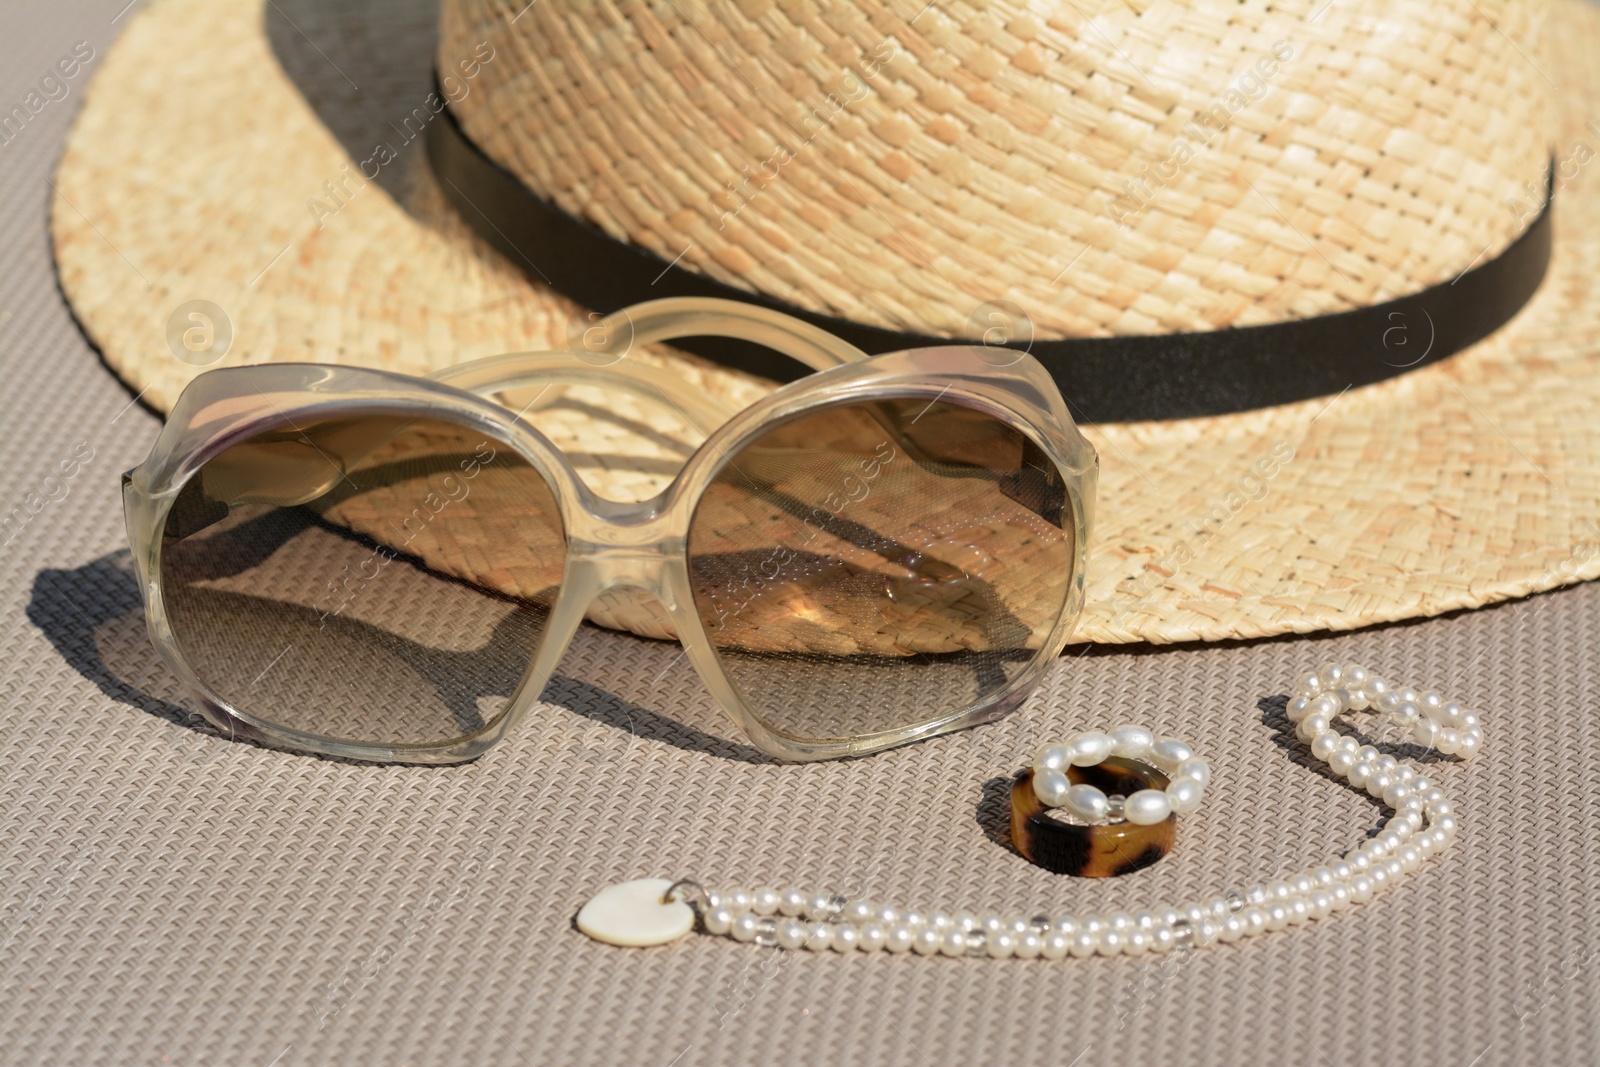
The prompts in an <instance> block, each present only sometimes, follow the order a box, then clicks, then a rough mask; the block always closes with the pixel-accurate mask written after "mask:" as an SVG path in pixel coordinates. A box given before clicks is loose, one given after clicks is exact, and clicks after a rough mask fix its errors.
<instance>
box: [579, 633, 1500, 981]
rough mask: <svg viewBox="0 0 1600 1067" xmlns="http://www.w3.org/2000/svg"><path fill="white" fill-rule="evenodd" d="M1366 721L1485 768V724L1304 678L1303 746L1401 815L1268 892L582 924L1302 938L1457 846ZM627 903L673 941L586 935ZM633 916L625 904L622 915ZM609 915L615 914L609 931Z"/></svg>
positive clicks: (935, 940)
mask: <svg viewBox="0 0 1600 1067" xmlns="http://www.w3.org/2000/svg"><path fill="white" fill-rule="evenodd" d="M1368 708H1375V709H1376V710H1378V711H1381V712H1384V713H1386V714H1387V715H1388V717H1389V718H1390V720H1391V721H1392V722H1394V723H1395V724H1397V725H1400V726H1403V727H1405V728H1407V729H1409V730H1410V731H1411V736H1412V737H1413V739H1415V740H1416V741H1417V742H1419V743H1421V744H1431V745H1434V746H1436V747H1437V748H1438V749H1439V751H1441V752H1445V753H1450V754H1454V755H1456V756H1457V757H1458V758H1461V759H1464V760H1465V759H1471V758H1472V757H1473V756H1475V755H1476V754H1477V753H1478V751H1479V749H1480V748H1481V746H1482V743H1483V730H1482V728H1481V726H1479V724H1478V720H1477V718H1476V716H1474V715H1471V714H1469V713H1467V712H1465V711H1463V710H1462V709H1461V707H1460V706H1459V705H1457V704H1450V703H1446V702H1445V701H1444V700H1443V699H1442V698H1440V697H1439V695H1438V694H1437V693H1432V692H1426V693H1421V694H1418V693H1417V692H1416V691H1415V690H1412V689H1391V687H1390V686H1389V684H1388V683H1387V682H1385V681H1384V679H1382V678H1380V677H1378V676H1377V675H1374V674H1372V673H1370V672H1369V671H1367V670H1366V669H1365V668H1363V667H1360V666H1356V665H1353V664H1352V665H1349V666H1340V665H1339V664H1336V663H1329V664H1325V665H1324V666H1323V667H1322V668H1321V669H1320V670H1319V671H1316V672H1313V673H1308V674H1306V675H1304V676H1302V677H1301V678H1300V679H1299V680H1298V681H1297V683H1296V694H1295V696H1294V697H1293V698H1292V699H1291V700H1290V701H1289V704H1288V708H1287V711H1288V716H1289V719H1290V721H1292V722H1294V723H1295V724H1296V729H1295V732H1296V735H1297V736H1299V738H1300V739H1301V740H1302V741H1305V742H1308V743H1309V744H1310V746H1311V753H1312V755H1313V757H1315V758H1316V759H1317V760H1319V761H1322V762H1323V763H1325V764H1326V765H1327V767H1328V769H1329V771H1330V772H1332V773H1333V774H1334V775H1335V776H1337V777H1339V778H1343V779H1344V780H1346V781H1347V782H1349V783H1350V785H1351V787H1352V788H1355V789H1357V790H1359V791H1364V792H1366V793H1368V794H1369V795H1371V796H1372V797H1374V798H1376V799H1378V800H1380V801H1381V802H1382V803H1383V805H1384V806H1385V807H1387V808H1389V809H1390V810H1391V811H1392V812H1393V815H1392V816H1391V817H1390V819H1389V823H1388V825H1387V826H1386V827H1384V829H1383V831H1382V832H1381V833H1379V834H1377V835H1376V836H1373V837H1369V838H1367V839H1366V840H1364V841H1362V842H1361V843H1360V845H1359V846H1357V847H1356V848H1355V849H1352V850H1351V851H1349V852H1348V853H1347V854H1346V855H1345V857H1344V858H1341V859H1337V860H1335V861H1333V862H1332V863H1329V864H1327V865H1326V866H1322V867H1318V868H1316V869H1315V870H1312V871H1308V872H1306V873H1303V874H1297V875H1295V876H1294V877H1292V878H1287V879H1284V880H1282V881H1275V882H1272V883H1271V884H1269V885H1257V886H1252V887H1250V888H1248V889H1245V890H1243V891H1234V892H1229V893H1226V894H1224V895H1222V896H1217V897H1212V898H1210V899H1208V900H1203V901H1195V902H1191V903H1188V904H1184V905H1182V906H1178V907H1158V908H1151V909H1148V910H1141V911H1134V912H1132V913H1131V914H1130V913H1129V912H1125V911H1118V912H1113V913H1111V914H1110V915H1106V916H1095V915H1081V916H1079V915H1073V916H1060V917H1051V916H1048V915H1036V916H1032V917H1024V916H1018V917H1006V916H1002V915H999V914H997V913H993V912H991V913H989V914H986V915H983V916H975V915H973V914H971V913H968V912H956V913H954V914H951V913H948V912H943V911H931V912H922V911H916V910H911V909H905V910H901V909H898V908H893V907H884V906H878V905H875V904H871V903H868V902H867V901H863V900H849V899H846V898H845V897H841V896H831V895H828V894H808V893H805V892H803V891H801V890H798V889H785V890H782V891H779V890H774V889H758V890H755V891H754V892H749V891H746V890H742V889H733V890H720V891H706V890H704V889H702V888H701V887H700V886H699V884H698V883H696V882H693V881H688V880H684V881H679V882H676V883H667V882H666V881H665V880H647V881H640V882H630V883H625V884H624V885H621V886H613V887H612V888H611V889H608V890H606V891H605V893H602V894H601V895H600V896H599V897H597V898H595V900H594V901H593V902H591V905H590V906H589V908H585V911H584V912H580V914H579V917H578V923H579V926H580V928H583V929H584V930H585V932H588V933H590V934H591V935H592V936H595V937H597V938H600V939H601V940H608V941H612V943H616V944H647V943H661V941H664V940H671V939H673V938H674V937H676V936H681V935H682V934H683V933H687V932H688V930H689V929H690V928H691V927H692V925H693V919H694V917H695V916H696V915H698V917H699V919H700V922H701V925H702V926H703V928H704V929H705V930H706V932H707V933H711V934H718V935H722V936H725V937H730V938H732V939H733V940H735V941H741V942H750V943H754V944H758V945H765V946H771V947H777V948H784V949H801V948H805V949H810V950H811V951H813V952H827V951H835V952H843V953H849V952H857V951H860V952H877V951H888V952H916V953H918V954H920V955H924V956H934V955H943V956H985V957H992V958H996V959H1001V958H1006V957H1015V958H1018V959H1035V958H1041V959H1052V960H1053V959H1061V958H1063V957H1066V956H1074V957H1086V956H1097V955H1098V956H1118V955H1127V956H1140V955H1144V954H1145V953H1148V952H1157V953H1160V952H1171V951H1179V950H1185V949H1191V948H1197V947H1200V946H1202V945H1210V944H1213V943H1215V942H1219V941H1220V942H1224V943H1228V942H1234V941H1239V940H1240V939H1242V938H1246V937H1254V936H1257V935H1259V934H1263V933H1267V932H1268V931H1274V930H1282V929H1285V928H1287V927H1290V926H1299V925H1303V924H1304V923H1306V922H1308V921H1312V920H1321V919H1325V918H1327V917H1328V916H1330V915H1332V914H1333V913H1334V912H1338V911H1343V910H1345V909H1346V908H1348V907H1350V906H1351V905H1352V904H1363V903H1365V902H1367V901H1368V900H1371V899H1372V897H1373V896H1374V894H1376V893H1378V892H1379V891H1380V890H1383V889H1385V888H1387V887H1389V886H1391V885H1393V884H1395V883H1396V882H1398V881H1399V880H1400V878H1401V876H1402V875H1405V874H1408V873H1410V872H1411V871H1414V870H1416V869H1417V867H1418V866H1420V865H1421V864H1422V862H1423V861H1424V860H1426V859H1428V858H1430V857H1432V856H1435V855H1438V854H1439V853H1441V852H1443V851H1444V850H1445V849H1446V848H1448V847H1449V846H1450V844H1451V842H1453V841H1454V840H1455V836H1456V829H1457V827H1456V820H1455V812H1454V809H1453V808H1452V806H1451V804H1450V802H1449V801H1448V800H1447V799H1446V798H1445V795H1444V793H1443V792H1442V791H1441V790H1440V789H1439V787H1438V786H1436V785H1434V784H1433V782H1432V781H1431V780H1429V779H1428V778H1427V777H1425V776H1423V775H1421V774H1419V773H1417V771H1416V770H1415V769H1414V768H1412V767H1410V766H1407V765H1405V764H1402V763H1401V762H1400V761H1398V760H1396V759H1395V758H1394V757H1393V756H1389V755H1380V754H1379V752H1378V750H1377V749H1376V748H1374V747H1372V746H1371V745H1361V744H1359V743H1358V742H1357V741H1356V740H1355V739H1354V738H1351V737H1346V736H1344V735H1342V734H1340V733H1338V732H1337V731H1335V730H1334V729H1333V727H1332V725H1331V723H1332V720H1333V719H1334V718H1335V717H1337V716H1338V715H1341V714H1343V713H1344V712H1346V711H1362V710H1366V709H1368ZM619 893H620V894H621V895H622V897H623V898H627V902H626V908H634V909H635V910H634V911H632V912H630V913H629V914H630V915H632V916H634V917H637V918H645V917H644V916H642V913H640V912H639V911H637V905H638V904H639V902H640V901H643V900H644V899H645V898H647V897H648V898H649V899H650V901H651V903H652V904H653V906H654V907H655V908H656V909H657V910H660V911H662V912H663V914H662V915H660V916H651V917H648V918H649V921H650V922H654V923H656V924H658V926H659V927H660V929H662V930H664V931H666V930H670V931H676V932H675V933H672V935H671V936H670V937H669V936H665V935H663V936H661V937H660V938H659V939H657V940H644V939H640V940H616V939H613V938H612V937H608V936H606V934H605V932H603V930H602V929H601V928H602V927H605V926H606V923H605V922H601V923H600V924H599V927H596V926H595V925H594V924H593V923H586V921H585V913H587V912H589V911H590V909H591V908H595V907H596V905H600V904H601V903H602V901H603V899H604V898H606V897H607V895H608V894H619ZM630 894H631V896H630ZM622 906H623V904H622V902H621V901H619V902H618V903H616V904H612V905H611V907H612V908H613V909H615V908H617V907H622ZM670 909H677V910H676V911H674V912H673V914H672V915H670V916H669V915H667V914H666V913H665V912H666V911H667V910H670ZM691 909H692V910H691ZM601 910H604V909H601ZM612 914H613V912H611V911H607V912H606V914H605V916H604V918H605V919H607V920H609V919H610V918H611V917H612ZM624 925H626V924H624ZM629 936H632V935H629Z"/></svg>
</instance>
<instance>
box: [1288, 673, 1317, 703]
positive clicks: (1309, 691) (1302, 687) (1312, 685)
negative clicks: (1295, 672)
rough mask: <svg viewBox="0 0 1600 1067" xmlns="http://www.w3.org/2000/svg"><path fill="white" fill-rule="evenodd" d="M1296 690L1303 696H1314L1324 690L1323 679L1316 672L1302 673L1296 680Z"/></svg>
mask: <svg viewBox="0 0 1600 1067" xmlns="http://www.w3.org/2000/svg"><path fill="white" fill-rule="evenodd" d="M1295 690H1296V691H1297V692H1298V693H1300V695H1302V696H1306V697H1314V696H1316V695H1317V694H1318V693H1320V692H1322V679H1321V678H1319V677H1317V675H1316V674H1315V672H1312V673H1308V674H1302V675H1301V676H1300V677H1299V678H1298V679H1297V680H1296V681H1295Z"/></svg>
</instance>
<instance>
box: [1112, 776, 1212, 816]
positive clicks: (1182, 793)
mask: <svg viewBox="0 0 1600 1067" xmlns="http://www.w3.org/2000/svg"><path fill="white" fill-rule="evenodd" d="M1204 792H1205V791H1204V790H1203V789H1201V787H1200V783H1199V782H1197V781H1195V780H1194V779H1193V778H1178V779H1176V780H1175V781H1173V783H1172V784H1171V785H1169V786H1167V800H1168V801H1170V802H1171V804H1172V810H1173V811H1175V812H1177V813H1178V814H1179V815H1188V814H1190V813H1191V812H1193V811H1195V810H1196V809H1198V808H1199V807H1200V800H1201V797H1202V796H1203V795H1204ZM1130 821H1131V820H1130Z"/></svg>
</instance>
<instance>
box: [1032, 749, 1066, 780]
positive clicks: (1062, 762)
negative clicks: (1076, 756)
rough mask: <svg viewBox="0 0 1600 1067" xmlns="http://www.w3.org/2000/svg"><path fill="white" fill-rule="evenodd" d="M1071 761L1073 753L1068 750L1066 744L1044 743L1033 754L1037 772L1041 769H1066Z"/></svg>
mask: <svg viewBox="0 0 1600 1067" xmlns="http://www.w3.org/2000/svg"><path fill="white" fill-rule="evenodd" d="M1071 762H1072V760H1071V753H1069V752H1068V751H1067V746H1066V745H1043V746H1041V747H1040V748H1039V751H1038V752H1035V753H1034V754H1033V770H1034V773H1035V774H1037V773H1038V772H1040V771H1061V770H1065V769H1066V768H1067V767H1068V766H1069V765H1070V764H1071Z"/></svg>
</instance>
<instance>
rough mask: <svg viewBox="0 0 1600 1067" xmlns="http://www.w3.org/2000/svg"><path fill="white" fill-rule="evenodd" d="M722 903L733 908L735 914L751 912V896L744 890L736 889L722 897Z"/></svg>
mask: <svg viewBox="0 0 1600 1067" xmlns="http://www.w3.org/2000/svg"><path fill="white" fill-rule="evenodd" d="M722 903H724V904H726V905H727V906H728V907H730V908H732V909H733V911H734V914H738V913H739V912H741V911H749V910H750V894H749V893H747V892H745V891H744V890H743V889H735V890H732V891H731V892H728V893H724V894H723V895H722Z"/></svg>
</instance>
